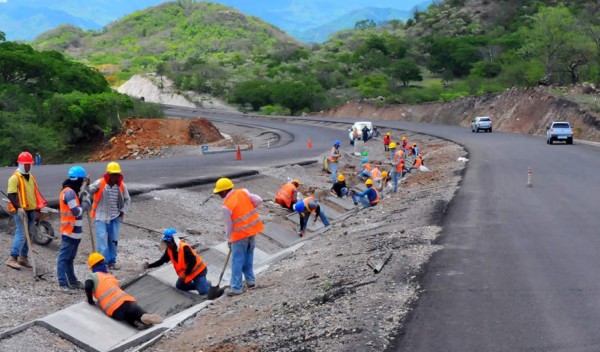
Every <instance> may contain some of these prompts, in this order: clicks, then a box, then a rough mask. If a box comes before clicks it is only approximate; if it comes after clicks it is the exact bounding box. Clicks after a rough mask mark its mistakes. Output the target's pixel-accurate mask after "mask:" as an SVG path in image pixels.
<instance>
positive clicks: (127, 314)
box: [85, 253, 163, 328]
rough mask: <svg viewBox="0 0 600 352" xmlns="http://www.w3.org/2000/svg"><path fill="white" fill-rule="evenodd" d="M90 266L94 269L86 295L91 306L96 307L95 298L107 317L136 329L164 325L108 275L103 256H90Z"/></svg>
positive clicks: (161, 319) (88, 280)
mask: <svg viewBox="0 0 600 352" xmlns="http://www.w3.org/2000/svg"><path fill="white" fill-rule="evenodd" d="M88 265H89V267H90V269H92V273H91V274H90V275H89V278H88V279H87V280H85V294H86V296H87V301H88V303H89V304H91V305H95V302H94V298H95V299H96V301H97V302H98V305H99V306H100V309H102V311H103V312H104V313H106V315H108V316H109V317H111V318H113V319H115V320H119V321H126V322H127V323H129V325H131V326H133V327H136V328H146V327H148V326H151V325H154V324H160V323H162V321H163V318H162V317H161V316H160V315H158V314H148V313H146V312H145V311H144V310H143V309H142V308H141V307H140V306H139V305H138V304H137V302H136V299H135V298H133V297H132V296H130V295H128V294H127V293H125V291H123V290H122V289H121V288H120V287H119V281H117V279H116V278H115V277H114V276H112V275H111V274H109V273H108V269H107V267H106V263H105V262H104V256H103V255H102V254H100V253H92V254H90V256H89V257H88Z"/></svg>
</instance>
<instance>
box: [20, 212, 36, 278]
mask: <svg viewBox="0 0 600 352" xmlns="http://www.w3.org/2000/svg"><path fill="white" fill-rule="evenodd" d="M21 221H23V230H25V239H27V246H28V247H29V257H30V258H31V266H32V267H33V277H34V278H36V279H37V278H38V274H37V269H36V267H35V256H34V253H33V247H32V246H31V245H32V243H31V236H29V224H28V223H27V215H25V216H23V217H21ZM40 277H41V275H40Z"/></svg>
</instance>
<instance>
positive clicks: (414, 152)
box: [412, 143, 419, 158]
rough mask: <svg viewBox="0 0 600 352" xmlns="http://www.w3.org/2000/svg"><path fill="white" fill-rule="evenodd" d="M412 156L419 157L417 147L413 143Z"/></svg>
mask: <svg viewBox="0 0 600 352" xmlns="http://www.w3.org/2000/svg"><path fill="white" fill-rule="evenodd" d="M412 155H413V157H415V158H416V157H417V155H419V147H418V146H417V143H413V145H412Z"/></svg>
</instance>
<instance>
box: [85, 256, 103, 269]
mask: <svg viewBox="0 0 600 352" xmlns="http://www.w3.org/2000/svg"><path fill="white" fill-rule="evenodd" d="M103 260H104V256H103V255H102V254H100V253H97V252H94V253H92V254H90V256H89V257H88V266H89V267H90V269H91V268H92V267H93V266H94V265H96V264H98V263H100V262H101V261H103Z"/></svg>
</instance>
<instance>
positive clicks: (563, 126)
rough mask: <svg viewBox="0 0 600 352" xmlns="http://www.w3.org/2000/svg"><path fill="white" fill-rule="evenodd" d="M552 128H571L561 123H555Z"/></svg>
mask: <svg viewBox="0 0 600 352" xmlns="http://www.w3.org/2000/svg"><path fill="white" fill-rule="evenodd" d="M552 128H571V126H570V125H569V124H568V123H566V122H563V123H555V124H554V125H552Z"/></svg>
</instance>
